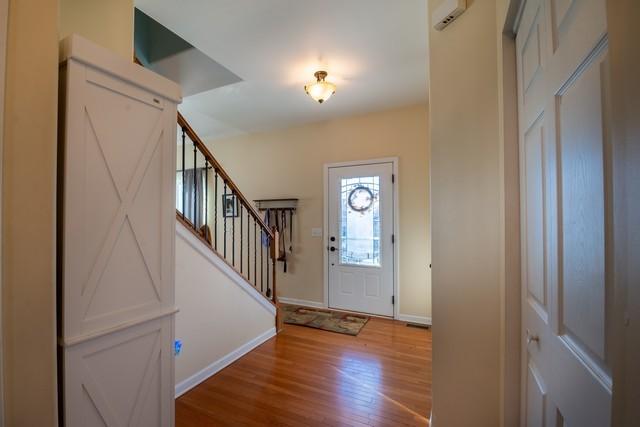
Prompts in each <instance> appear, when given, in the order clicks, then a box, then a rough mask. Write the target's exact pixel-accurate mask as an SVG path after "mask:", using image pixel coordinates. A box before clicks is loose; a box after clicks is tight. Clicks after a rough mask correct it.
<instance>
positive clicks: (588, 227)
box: [556, 54, 606, 362]
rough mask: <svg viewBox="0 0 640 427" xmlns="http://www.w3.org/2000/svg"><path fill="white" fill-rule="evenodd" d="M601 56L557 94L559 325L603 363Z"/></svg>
mask: <svg viewBox="0 0 640 427" xmlns="http://www.w3.org/2000/svg"><path fill="white" fill-rule="evenodd" d="M603 66H604V63H603V56H602V54H601V55H600V56H599V57H598V58H597V59H596V60H594V61H592V62H591V63H590V64H587V65H586V66H585V68H583V71H582V72H581V73H580V74H579V75H578V76H576V77H575V78H574V79H573V80H572V81H571V83H570V84H569V86H568V87H567V88H566V90H565V91H564V92H562V93H560V94H559V95H558V96H557V100H558V115H557V117H558V121H557V126H556V128H557V134H558V138H559V141H558V143H559V147H560V158H561V161H560V174H559V179H560V180H561V182H562V207H561V212H562V221H561V223H562V228H561V236H562V254H561V256H562V284H561V287H562V313H561V314H562V318H561V323H560V324H561V325H562V327H563V328H564V329H565V330H566V331H567V333H568V334H570V335H572V336H573V337H574V338H575V339H577V340H579V341H580V342H581V343H582V344H583V345H584V346H585V347H586V348H587V349H588V350H589V351H590V352H593V353H594V355H597V356H598V357H599V358H600V359H601V360H602V362H604V356H605V355H604V351H605V309H606V301H605V241H604V239H605V218H604V215H605V206H604V202H605V194H604V145H603V135H604V129H603V122H602V119H603V115H602V99H603V88H602V73H601V67H603Z"/></svg>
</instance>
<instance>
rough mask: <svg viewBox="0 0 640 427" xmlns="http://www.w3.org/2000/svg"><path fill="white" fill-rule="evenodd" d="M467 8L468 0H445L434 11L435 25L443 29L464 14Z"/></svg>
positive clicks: (432, 19)
mask: <svg viewBox="0 0 640 427" xmlns="http://www.w3.org/2000/svg"><path fill="white" fill-rule="evenodd" d="M466 9H467V0H445V1H444V2H443V3H442V4H441V5H440V6H438V8H437V9H436V10H434V11H433V15H432V17H431V22H432V24H433V27H434V28H435V29H436V30H438V31H442V30H443V29H444V28H445V27H446V26H447V25H449V24H451V23H452V22H453V21H455V19H456V18H457V17H458V16H460V15H462V12H464V11H465V10H466Z"/></svg>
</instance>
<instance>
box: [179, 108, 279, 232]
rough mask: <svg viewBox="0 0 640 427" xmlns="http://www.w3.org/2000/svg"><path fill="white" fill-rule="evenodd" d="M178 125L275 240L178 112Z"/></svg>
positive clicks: (268, 228)
mask: <svg viewBox="0 0 640 427" xmlns="http://www.w3.org/2000/svg"><path fill="white" fill-rule="evenodd" d="M178 125H179V126H180V127H181V128H182V129H184V132H185V133H186V134H187V136H188V137H189V139H191V141H193V143H194V144H195V145H196V147H198V150H199V151H200V153H202V155H203V156H204V157H205V158H206V160H207V161H208V162H209V164H211V166H213V168H214V169H215V170H216V172H217V173H218V176H220V177H221V178H222V180H223V181H224V182H226V183H227V186H228V187H229V188H230V189H231V191H232V192H233V193H234V194H235V195H236V196H237V197H238V198H239V199H240V201H241V202H242V204H243V205H244V206H245V208H246V209H247V210H248V211H249V212H250V213H251V216H253V218H254V219H255V220H256V222H257V223H258V224H260V227H261V228H262V230H263V231H264V232H265V233H267V234H268V235H269V237H271V238H272V239H273V238H275V236H274V234H273V231H272V230H271V228H270V227H269V226H268V225H267V224H266V223H265V222H264V220H263V219H262V217H261V216H260V214H259V213H258V211H257V210H256V209H255V208H254V207H253V205H252V204H251V203H249V201H248V200H247V198H246V197H245V196H244V194H242V192H241V191H240V189H239V188H238V186H237V185H236V184H235V182H233V180H232V179H231V177H230V176H229V174H228V173H227V172H226V171H225V170H224V168H223V167H222V165H221V164H220V163H219V162H218V161H217V160H216V159H215V157H213V154H211V152H210V151H209V149H208V148H207V146H206V145H205V144H204V142H202V140H201V139H200V137H199V136H198V134H197V133H196V132H195V131H194V130H193V128H192V127H191V125H189V122H187V120H186V119H185V118H184V117H183V116H182V114H180V113H179V112H178Z"/></svg>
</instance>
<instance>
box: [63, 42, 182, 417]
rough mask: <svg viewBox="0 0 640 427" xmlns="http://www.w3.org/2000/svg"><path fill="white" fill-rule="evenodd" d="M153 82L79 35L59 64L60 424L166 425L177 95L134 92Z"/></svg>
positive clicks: (170, 359) (171, 382)
mask: <svg viewBox="0 0 640 427" xmlns="http://www.w3.org/2000/svg"><path fill="white" fill-rule="evenodd" d="M74 37H75V36H74ZM74 49H76V51H77V52H76V51H74ZM157 79H158V77H156V76H154V75H152V73H151V72H149V71H146V70H142V69H141V68H140V67H138V66H136V65H133V64H131V63H129V62H127V61H125V60H124V59H120V58H118V57H117V56H115V55H112V54H110V53H108V52H106V51H104V50H102V49H101V48H98V47H95V46H93V45H92V44H90V43H88V42H86V41H84V40H82V39H74V40H73V43H72V48H71V52H70V53H69V59H68V60H66V61H65V62H64V63H63V68H62V73H61V82H62V88H63V90H62V92H61V96H63V99H64V138H63V142H62V150H61V153H62V158H61V160H62V163H61V164H60V169H59V171H60V174H61V175H60V184H61V203H60V205H61V218H60V220H61V229H62V232H61V235H60V239H61V248H62V250H61V253H60V262H59V269H60V274H61V282H60V284H59V286H60V292H61V309H60V310H59V312H60V315H61V327H60V328H59V330H60V334H61V340H60V341H61V345H62V350H63V353H62V354H63V360H62V369H63V373H64V375H63V378H64V381H63V382H64V384H63V389H64V420H65V425H67V426H70V427H73V426H81V427H90V426H149V427H152V426H171V425H173V418H174V415H173V412H174V410H173V396H174V372H173V351H172V349H173V314H174V312H175V309H174V280H175V278H174V264H175V260H174V239H175V208H174V202H175V201H174V198H175V150H176V144H175V140H176V135H175V132H176V99H175V97H174V98H173V99H172V98H170V97H168V96H165V95H164V94H163V93H162V92H152V91H150V90H149V87H147V88H143V86H142V85H143V84H147V83H150V86H153V85H152V84H151V83H153V82H154V80H157ZM147 80H149V81H150V82H149V81H147ZM156 86H160V87H165V86H167V83H166V82H158V81H156ZM174 87H175V86H174V85H173V84H170V85H169V88H174ZM175 93H179V90H178V89H177V87H175Z"/></svg>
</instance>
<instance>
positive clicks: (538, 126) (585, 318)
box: [516, 0, 612, 427]
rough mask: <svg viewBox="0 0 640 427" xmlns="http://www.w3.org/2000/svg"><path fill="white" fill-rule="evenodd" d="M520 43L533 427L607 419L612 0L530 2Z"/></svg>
mask: <svg viewBox="0 0 640 427" xmlns="http://www.w3.org/2000/svg"><path fill="white" fill-rule="evenodd" d="M516 47H517V63H518V98H519V110H520V111H519V116H520V173H521V213H522V266H523V268H522V286H523V289H522V294H523V302H522V304H523V305H522V325H523V331H522V335H523V352H522V354H523V361H522V383H523V384H522V425H523V426H528V427H542V426H548V427H550V426H553V427H559V426H580V427H607V426H609V425H610V411H611V388H612V383H611V358H610V351H609V350H610V343H611V334H610V317H611V307H612V306H611V302H612V299H611V289H612V282H611V229H610V225H611V210H610V202H611V198H610V197H611V188H610V185H611V181H610V167H609V162H610V155H609V151H610V149H609V139H608V137H607V129H608V126H607V121H608V117H607V111H608V109H607V30H606V14H605V0H526V2H525V4H524V6H523V10H522V15H521V18H520V22H519V25H518V28H517V37H516Z"/></svg>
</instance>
